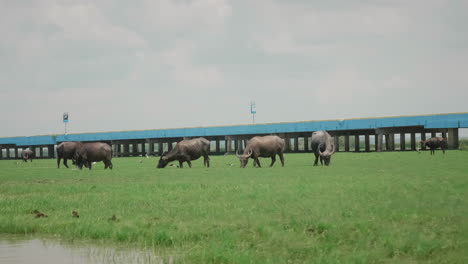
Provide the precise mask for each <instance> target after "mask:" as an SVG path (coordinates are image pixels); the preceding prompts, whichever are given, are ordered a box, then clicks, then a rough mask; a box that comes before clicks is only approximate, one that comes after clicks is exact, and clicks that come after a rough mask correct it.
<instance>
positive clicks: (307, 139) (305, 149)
mask: <svg viewBox="0 0 468 264" xmlns="http://www.w3.org/2000/svg"><path fill="white" fill-rule="evenodd" d="M309 149H310V146H309V137H308V136H305V137H304V151H306V152H308V151H309Z"/></svg>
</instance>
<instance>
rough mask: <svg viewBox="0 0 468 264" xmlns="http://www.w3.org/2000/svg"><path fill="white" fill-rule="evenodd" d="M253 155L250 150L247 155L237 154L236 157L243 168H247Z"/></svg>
mask: <svg viewBox="0 0 468 264" xmlns="http://www.w3.org/2000/svg"><path fill="white" fill-rule="evenodd" d="M252 153H253V152H252V150H249V152H248V153H247V154H242V155H239V154H237V153H236V156H237V157H238V158H239V161H240V167H241V168H245V166H247V163H248V161H249V158H250V156H252Z"/></svg>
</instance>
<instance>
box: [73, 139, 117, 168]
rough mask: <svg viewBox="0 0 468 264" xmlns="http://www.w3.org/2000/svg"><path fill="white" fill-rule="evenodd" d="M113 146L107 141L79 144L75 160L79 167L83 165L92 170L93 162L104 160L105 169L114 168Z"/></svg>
mask: <svg viewBox="0 0 468 264" xmlns="http://www.w3.org/2000/svg"><path fill="white" fill-rule="evenodd" d="M111 160H112V148H111V147H110V146H109V145H108V144H107V143H102V142H90V143H79V144H77V147H76V151H75V161H76V165H77V166H78V168H79V169H82V168H83V165H84V166H85V167H87V168H89V169H90V170H91V167H92V163H93V162H99V161H102V162H104V169H107V168H110V169H112V161H111Z"/></svg>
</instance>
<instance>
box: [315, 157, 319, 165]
mask: <svg viewBox="0 0 468 264" xmlns="http://www.w3.org/2000/svg"><path fill="white" fill-rule="evenodd" d="M318 157H319V156H318V155H315V161H314V166H318Z"/></svg>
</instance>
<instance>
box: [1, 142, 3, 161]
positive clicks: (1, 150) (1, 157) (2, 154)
mask: <svg viewBox="0 0 468 264" xmlns="http://www.w3.org/2000/svg"><path fill="white" fill-rule="evenodd" d="M0 159H3V146H2V145H0Z"/></svg>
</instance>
